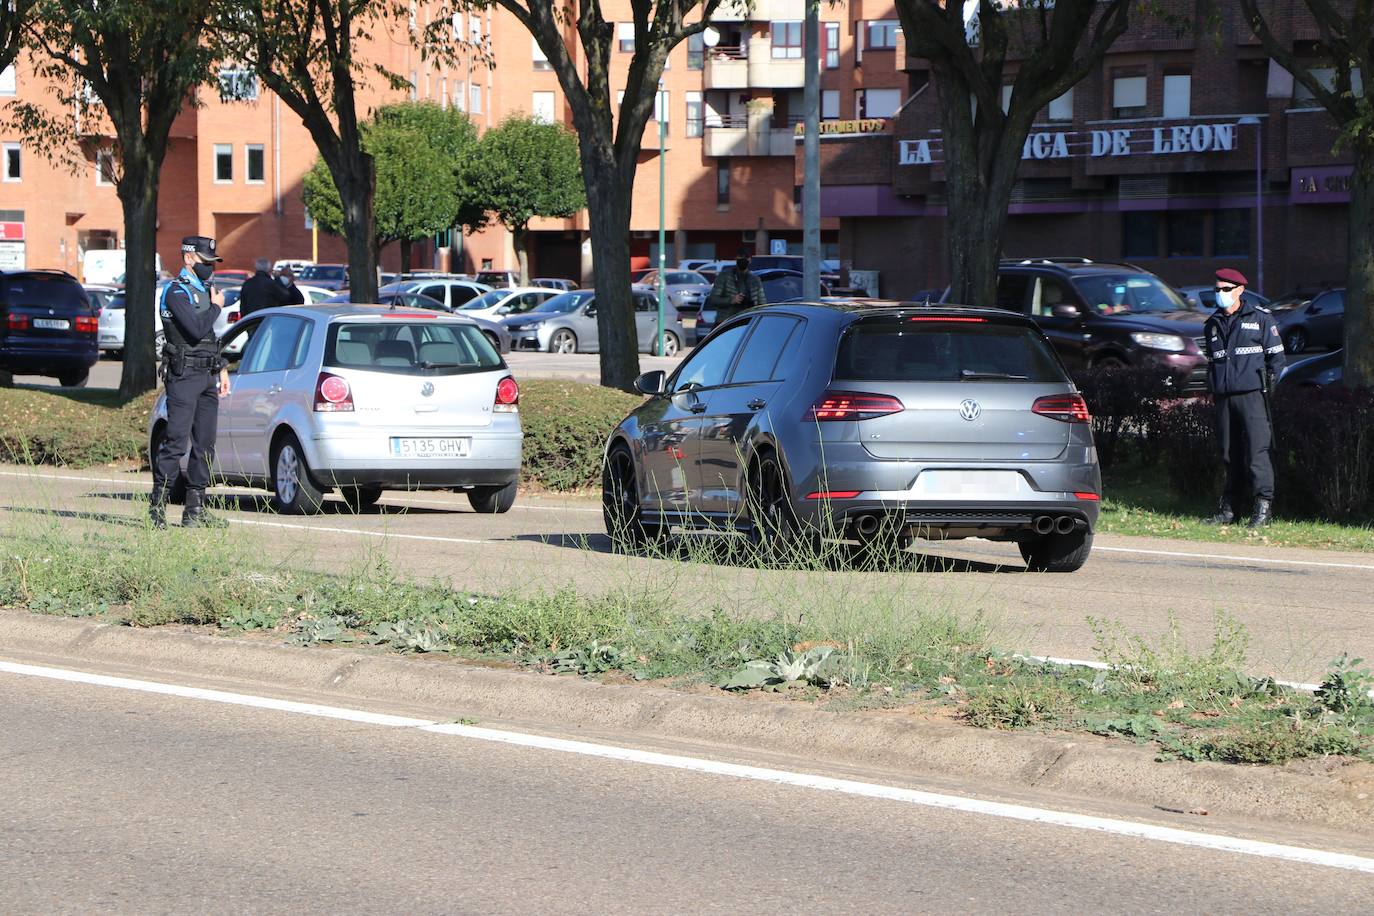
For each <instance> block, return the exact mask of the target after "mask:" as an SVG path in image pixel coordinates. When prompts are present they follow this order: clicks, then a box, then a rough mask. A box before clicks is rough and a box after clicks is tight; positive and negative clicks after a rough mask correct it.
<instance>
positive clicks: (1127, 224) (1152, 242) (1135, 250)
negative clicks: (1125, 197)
mask: <svg viewBox="0 0 1374 916" xmlns="http://www.w3.org/2000/svg"><path fill="white" fill-rule="evenodd" d="M1121 256H1122V257H1125V258H1157V257H1159V214H1158V213H1145V212H1139V211H1128V212H1126V213H1123V214H1121Z"/></svg>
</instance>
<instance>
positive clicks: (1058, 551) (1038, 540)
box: [1020, 529, 1093, 573]
mask: <svg viewBox="0 0 1374 916" xmlns="http://www.w3.org/2000/svg"><path fill="white" fill-rule="evenodd" d="M1020 547H1021V558H1022V559H1023V560H1025V561H1026V568H1027V569H1029V570H1030V571H1031V572H1053V573H1070V572H1076V571H1077V570H1079V569H1081V568H1082V566H1083V564H1084V563H1086V562H1088V554H1089V553H1091V552H1092V549H1093V535H1092V532H1091V531H1088V530H1086V529H1084V530H1083V531H1074V532H1072V533H1070V534H1044V535H1036V536H1034V537H1033V538H1032V539H1030V540H1025V541H1022V542H1021V544H1020Z"/></svg>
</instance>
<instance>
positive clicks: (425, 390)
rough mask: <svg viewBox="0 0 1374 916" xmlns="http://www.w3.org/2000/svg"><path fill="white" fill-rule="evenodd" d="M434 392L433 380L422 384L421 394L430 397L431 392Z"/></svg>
mask: <svg viewBox="0 0 1374 916" xmlns="http://www.w3.org/2000/svg"><path fill="white" fill-rule="evenodd" d="M433 393H434V383H433V382H425V383H424V384H423V385H421V386H420V394H422V395H424V396H425V397H429V396H430V395H431V394H433Z"/></svg>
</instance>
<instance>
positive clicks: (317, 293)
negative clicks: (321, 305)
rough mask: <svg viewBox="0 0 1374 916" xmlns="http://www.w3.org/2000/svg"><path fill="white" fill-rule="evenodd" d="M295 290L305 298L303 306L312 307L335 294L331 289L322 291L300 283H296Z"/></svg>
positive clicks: (319, 288) (322, 289)
mask: <svg viewBox="0 0 1374 916" xmlns="http://www.w3.org/2000/svg"><path fill="white" fill-rule="evenodd" d="M296 289H298V290H300V291H301V295H302V296H304V297H305V302H304V304H305V305H314V304H315V303H317V302H323V301H324V300H326V299H329V298H331V297H333V296H334V294H335V291H334V290H332V289H324V288H323V287H320V286H308V285H305V284H302V283H297V284H296Z"/></svg>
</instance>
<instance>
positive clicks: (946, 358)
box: [835, 318, 1065, 382]
mask: <svg viewBox="0 0 1374 916" xmlns="http://www.w3.org/2000/svg"><path fill="white" fill-rule="evenodd" d="M966 371H967V372H973V373H988V374H993V375H996V374H1005V375H1009V376H1023V377H1024V378H1021V379H1008V381H1011V382H1016V381H1031V382H1063V381H1065V378H1064V373H1063V370H1062V369H1061V368H1060V365H1059V363H1058V361H1057V360H1055V358H1054V354H1053V353H1051V352H1050V349H1049V346H1048V344H1046V342H1045V339H1044V336H1043V335H1042V334H1040V333H1039V332H1038V331H1036V330H1034V329H1032V328H1027V327H1020V326H1018V325H1002V324H991V323H989V324H976V325H967V324H953V323H950V324H944V323H940V322H930V323H924V322H923V323H922V324H920V325H913V324H912V323H911V322H910V321H909V320H906V319H902V318H868V319H863V320H861V321H858V322H856V323H855V324H854V325H853V326H851V328H850V329H849V331H848V332H847V333H846V334H845V336H844V338H843V339H842V340H841V341H840V347H839V353H838V354H837V355H836V358H835V378H836V379H843V380H849V381H864V382H888V381H901V382H957V381H961V380H962V379H963V378H964V373H965V372H966ZM988 381H996V379H988Z"/></svg>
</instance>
